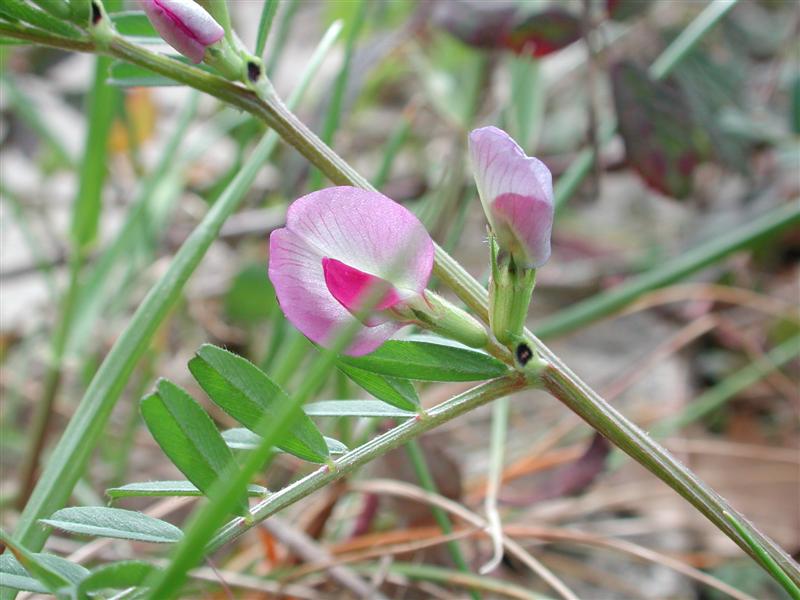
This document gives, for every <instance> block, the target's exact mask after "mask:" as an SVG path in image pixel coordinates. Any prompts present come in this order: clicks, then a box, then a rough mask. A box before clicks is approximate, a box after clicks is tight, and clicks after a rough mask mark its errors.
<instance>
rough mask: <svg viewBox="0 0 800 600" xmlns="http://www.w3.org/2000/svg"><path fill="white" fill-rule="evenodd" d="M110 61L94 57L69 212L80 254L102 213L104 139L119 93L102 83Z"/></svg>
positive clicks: (103, 57)
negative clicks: (77, 178)
mask: <svg viewBox="0 0 800 600" xmlns="http://www.w3.org/2000/svg"><path fill="white" fill-rule="evenodd" d="M110 64H111V59H110V58H108V57H105V56H98V57H97V65H96V66H95V71H94V83H93V85H92V91H91V94H90V96H89V106H88V118H87V121H88V124H89V127H88V129H87V135H86V142H85V144H84V153H83V163H82V164H81V170H80V184H79V186H78V195H77V197H76V199H75V206H74V208H73V212H72V229H71V233H72V240H73V243H74V244H75V246H76V248H77V249H78V250H79V251H80V252H81V253H83V252H85V251H86V249H87V248H88V247H89V246H90V245H91V244H92V243H93V242H94V240H95V237H96V236H97V226H98V224H99V222H100V213H101V210H102V193H103V184H104V183H105V180H106V174H107V168H106V159H107V158H108V136H109V133H110V131H111V125H112V123H113V122H114V116H115V115H116V114H117V107H118V105H119V103H120V101H121V100H122V94H121V93H120V91H119V90H118V89H117V88H114V87H112V86H110V85H108V84H107V83H106V75H107V73H108V67H109V65H110Z"/></svg>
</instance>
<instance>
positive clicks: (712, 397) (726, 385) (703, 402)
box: [650, 335, 800, 437]
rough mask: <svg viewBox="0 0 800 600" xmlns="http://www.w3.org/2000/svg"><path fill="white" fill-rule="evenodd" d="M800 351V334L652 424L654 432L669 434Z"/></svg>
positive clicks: (657, 434)
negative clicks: (681, 410)
mask: <svg viewBox="0 0 800 600" xmlns="http://www.w3.org/2000/svg"><path fill="white" fill-rule="evenodd" d="M798 355H800V335H796V336H794V337H791V338H789V339H788V340H786V341H785V342H783V343H782V344H780V345H778V346H776V347H775V348H773V349H772V350H771V351H770V352H768V353H767V355H766V356H765V357H764V360H759V361H755V362H752V363H750V364H749V365H747V366H746V367H744V368H742V369H739V370H737V371H736V372H735V373H734V374H733V375H730V376H729V377H726V378H725V379H723V380H722V381H720V382H719V383H718V384H716V385H715V386H714V387H712V388H710V389H708V390H707V391H705V392H703V393H702V394H700V395H699V396H698V397H697V398H695V399H694V400H692V402H691V403H690V404H688V405H687V406H686V408H685V409H684V411H683V412H682V413H681V414H680V415H677V416H676V417H674V418H672V419H666V420H664V421H661V422H660V423H657V424H656V425H654V426H653V427H651V428H650V435H652V436H656V437H659V436H665V435H669V434H671V433H673V432H674V431H677V430H678V429H680V428H682V427H686V426H687V425H689V424H690V423H693V422H695V421H697V420H698V419H701V418H703V417H704V416H706V415H707V414H709V413H710V412H712V411H714V410H716V409H718V408H719V407H720V406H722V405H723V404H725V402H727V401H728V400H730V399H731V398H733V397H734V396H735V395H736V394H738V393H740V392H742V391H743V390H746V389H747V388H748V387H750V386H751V385H753V384H754V383H756V382H758V381H760V380H762V379H763V378H764V377H766V376H767V375H769V374H770V373H772V372H773V371H775V370H776V369H779V368H780V367H781V366H783V365H785V364H786V363H788V362H789V361H790V360H792V359H793V358H795V357H796V356H798Z"/></svg>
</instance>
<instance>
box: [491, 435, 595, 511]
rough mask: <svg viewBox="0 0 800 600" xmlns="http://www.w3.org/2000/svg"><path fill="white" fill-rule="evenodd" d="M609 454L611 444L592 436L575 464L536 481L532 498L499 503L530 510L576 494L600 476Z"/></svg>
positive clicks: (527, 497) (509, 498)
mask: <svg viewBox="0 0 800 600" xmlns="http://www.w3.org/2000/svg"><path fill="white" fill-rule="evenodd" d="M610 452H611V444H609V442H608V440H606V438H604V437H603V436H602V435H600V434H599V433H595V435H594V437H593V438H592V442H591V443H590V444H589V446H588V447H587V448H586V450H585V451H584V453H583V454H582V455H581V456H580V457H579V458H578V459H577V460H575V461H574V462H571V463H569V464H566V465H563V466H561V467H559V468H557V469H555V470H554V471H553V472H552V473H551V474H550V475H549V477H546V478H544V480H539V481H538V482H537V485H536V490H535V491H534V492H533V493H532V494H530V495H526V496H524V497H513V498H512V497H503V498H502V501H503V503H504V504H510V505H513V506H529V505H531V504H535V503H537V502H543V501H545V500H550V499H552V498H561V497H564V496H570V495H575V494H579V493H580V492H582V491H583V490H585V489H586V488H588V487H589V486H590V485H591V484H592V483H593V482H594V480H595V479H597V477H598V476H599V475H600V474H601V473H602V472H603V470H604V469H605V466H606V458H607V457H608V455H609V453H610Z"/></svg>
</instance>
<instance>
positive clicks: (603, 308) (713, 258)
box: [534, 199, 800, 339]
mask: <svg viewBox="0 0 800 600" xmlns="http://www.w3.org/2000/svg"><path fill="white" fill-rule="evenodd" d="M798 223H800V200H797V199H796V200H794V201H792V202H789V203H787V204H784V205H781V206H779V207H777V208H775V209H773V210H771V211H769V212H768V213H766V214H764V215H761V216H760V217H758V218H755V219H753V220H751V221H748V222H747V223H745V224H743V225H740V226H739V227H737V228H735V229H733V230H732V231H728V232H727V233H723V234H721V235H715V236H711V237H710V238H709V241H707V242H706V243H704V244H701V245H700V246H697V247H696V248H693V249H692V250H689V251H688V252H684V253H683V254H681V255H680V256H677V257H675V258H673V259H671V260H667V261H665V262H664V263H662V264H661V265H660V266H658V267H656V268H654V269H652V270H650V271H648V272H646V273H644V274H642V275H639V276H637V277H634V278H632V279H631V280H629V281H627V282H626V283H623V284H621V285H619V286H617V287H615V288H612V289H611V290H609V291H607V292H604V293H602V294H598V295H596V296H593V297H592V298H589V299H588V300H584V301H583V302H579V303H577V304H573V305H572V306H570V307H569V308H567V309H564V310H562V311H559V312H557V313H556V314H555V315H553V316H552V317H550V318H549V319H547V320H546V321H545V322H544V323H542V324H540V325H539V326H537V327H535V329H534V332H535V333H536V335H537V336H538V337H540V338H542V339H546V338H552V337H558V336H560V335H564V334H566V333H569V332H571V331H574V330H576V329H579V328H580V327H583V326H585V325H587V324H589V323H591V322H593V321H596V320H599V319H601V318H603V317H606V316H608V315H610V314H612V313H614V312H615V311H617V310H619V309H621V308H623V307H625V306H627V305H628V304H630V303H631V302H633V301H634V300H636V299H637V298H638V297H639V296H641V295H642V294H644V293H646V292H649V291H650V290H653V289H656V288H659V287H663V286H665V285H669V284H670V283H674V282H676V281H680V280H682V279H684V278H686V277H687V276H689V275H691V274H692V273H696V272H697V271H700V270H701V269H704V268H705V267H707V266H709V265H713V264H715V263H717V262H719V261H720V260H721V259H723V258H725V257H726V256H729V255H730V254H733V253H734V252H736V251H738V250H743V249H745V248H751V247H753V246H755V245H756V244H758V243H759V242H761V241H763V240H764V239H767V238H769V237H771V236H774V235H775V234H776V233H778V232H780V231H782V230H784V229H787V228H789V227H791V226H796V225H797V224H798Z"/></svg>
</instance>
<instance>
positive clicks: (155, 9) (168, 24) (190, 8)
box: [140, 0, 225, 63]
mask: <svg viewBox="0 0 800 600" xmlns="http://www.w3.org/2000/svg"><path fill="white" fill-rule="evenodd" d="M140 4H141V5H142V8H143V9H144V12H145V14H147V18H148V19H150V22H151V23H152V24H153V27H155V29H156V31H158V33H159V34H160V35H161V37H162V38H164V41H165V42H167V43H168V44H169V45H170V46H172V47H173V48H175V49H176V50H177V51H178V52H180V53H181V54H183V55H184V56H186V57H187V58H189V59H190V60H191V61H192V62H194V63H199V62H201V61H202V60H203V56H204V55H205V51H206V47H207V46H210V45H211V44H213V43H215V42H218V41H219V40H220V39H221V38H222V36H224V35H225V30H224V29H223V28H222V26H221V25H220V24H219V23H217V22H216V21H215V20H214V18H213V17H212V16H211V15H210V14H208V12H206V10H205V9H204V8H203V7H202V6H200V5H199V4H197V3H196V2H194V1H193V0H140Z"/></svg>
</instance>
